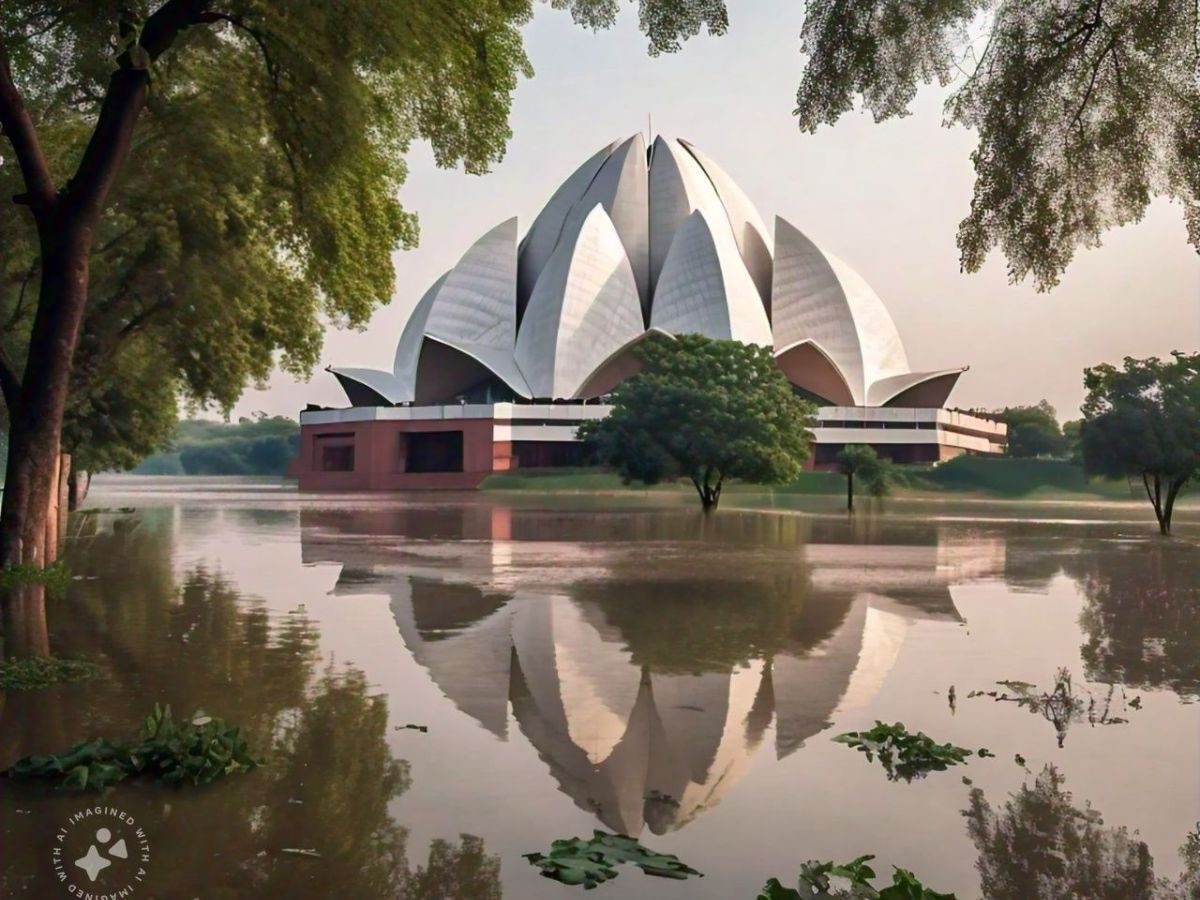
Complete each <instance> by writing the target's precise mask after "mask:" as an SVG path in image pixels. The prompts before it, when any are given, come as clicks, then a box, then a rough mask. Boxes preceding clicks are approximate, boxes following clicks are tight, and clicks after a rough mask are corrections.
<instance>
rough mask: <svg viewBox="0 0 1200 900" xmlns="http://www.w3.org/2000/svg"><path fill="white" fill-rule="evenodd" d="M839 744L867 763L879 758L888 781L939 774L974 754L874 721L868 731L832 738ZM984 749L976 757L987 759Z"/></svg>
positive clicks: (847, 733) (989, 754)
mask: <svg viewBox="0 0 1200 900" xmlns="http://www.w3.org/2000/svg"><path fill="white" fill-rule="evenodd" d="M834 740H835V741H837V742H838V743H839V744H845V745H846V746H848V747H853V748H854V749H855V750H858V751H860V752H862V753H865V754H866V755H867V759H868V760H872V761H873V760H874V759H875V757H876V756H878V757H879V763H880V765H882V766H883V768H884V769H885V770H886V771H887V774H888V780H889V781H898V780H901V779H903V780H904V781H912V780H913V779H914V778H924V777H925V776H926V775H928V774H929V773H930V772H941V771H944V770H946V769H948V768H949V767H950V766H957V765H959V764H961V763H965V762H966V761H967V757H969V756H972V755H974V751H972V750H967V749H966V748H964V747H956V746H954V744H950V743H945V744H939V743H938V742H937V741H935V740H933V738H931V737H929V735H927V734H925V732H923V731H918V732H917V733H916V734H912V733H910V732H909V731H908V729H907V728H905V727H904V725H903V724H902V723H900V722H897V723H896V724H894V725H887V724H885V723H883V722H879V721H876V723H875V726H874V727H873V728H871V730H870V731H849V732H846V733H845V734H839V735H838V736H837V737H835V738H834ZM991 755H992V754H991V752H989V751H988V750H987V748H983V749H981V750H980V751H979V756H991Z"/></svg>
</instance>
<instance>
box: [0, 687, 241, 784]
mask: <svg viewBox="0 0 1200 900" xmlns="http://www.w3.org/2000/svg"><path fill="white" fill-rule="evenodd" d="M257 765H258V761H257V760H255V759H254V758H253V757H252V756H251V755H250V750H249V748H248V747H247V746H246V742H245V740H244V739H243V738H242V736H241V732H240V731H239V730H238V729H237V728H235V727H233V726H231V725H227V724H226V723H225V722H224V720H222V719H218V718H214V717H212V716H207V715H204V714H203V712H201V711H197V712H196V713H195V714H194V715H193V716H192V718H191V719H190V720H188V721H187V722H183V723H179V722H176V721H175V719H174V717H173V716H172V715H171V707H170V706H165V707H160V706H159V705H158V704H157V703H156V704H155V705H154V712H152V713H151V714H150V715H149V716H148V717H147V718H146V722H145V724H144V725H143V727H142V733H141V737H140V739H139V740H137V741H135V742H133V743H129V744H114V743H112V742H110V741H107V740H105V739H103V738H100V739H98V740H92V741H84V742H83V743H80V744H76V745H75V746H74V747H71V748H70V749H69V750H67V751H65V752H64V753H61V754H48V755H41V756H26V757H24V758H23V759H20V760H17V762H16V763H15V764H14V765H13V767H12V768H11V769H9V770H8V771H7V772H6V773H5V774H7V775H8V776H9V777H10V778H14V779H22V780H51V781H58V783H59V787H60V788H62V789H64V790H75V791H82V790H103V789H104V788H106V787H110V786H112V785H114V784H116V783H117V782H118V781H122V780H124V779H125V778H128V777H129V776H131V775H149V776H151V777H153V778H157V779H158V780H160V781H164V782H166V783H167V784H183V783H184V782H191V783H192V784H208V783H209V782H212V781H216V780H217V779H218V778H222V777H224V776H225V775H231V774H234V773H235V772H245V771H249V770H250V769H253V768H254V767H255V766H257Z"/></svg>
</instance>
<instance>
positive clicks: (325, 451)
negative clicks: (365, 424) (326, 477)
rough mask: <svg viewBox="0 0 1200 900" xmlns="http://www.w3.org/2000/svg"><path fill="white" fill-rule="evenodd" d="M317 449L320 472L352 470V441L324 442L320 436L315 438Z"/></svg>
mask: <svg viewBox="0 0 1200 900" xmlns="http://www.w3.org/2000/svg"><path fill="white" fill-rule="evenodd" d="M317 451H318V452H317V458H318V459H319V460H320V465H321V471H322V472H353V471H354V444H353V443H345V442H344V440H343V441H340V442H338V443H336V444H335V443H332V442H330V443H326V442H325V441H324V440H322V439H321V438H317Z"/></svg>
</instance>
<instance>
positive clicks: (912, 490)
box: [483, 456, 1137, 500]
mask: <svg viewBox="0 0 1200 900" xmlns="http://www.w3.org/2000/svg"><path fill="white" fill-rule="evenodd" d="M895 473H896V480H895V484H894V486H893V491H892V492H893V494H894V495H895V496H900V497H937V496H960V497H961V496H974V497H986V498H992V499H1012V500H1030V499H1032V500H1039V499H1045V500H1052V499H1070V498H1080V499H1089V500H1097V499H1102V500H1128V499H1130V498H1131V497H1133V498H1136V497H1137V495H1136V494H1133V493H1131V491H1130V489H1129V486H1128V485H1127V484H1126V482H1124V481H1105V480H1100V479H1088V478H1087V477H1086V476H1085V475H1084V473H1083V469H1081V468H1080V467H1079V466H1076V465H1073V464H1071V463H1069V462H1061V461H1058V460H1043V459H1005V458H995V457H980V456H961V457H959V458H958V459H953V460H950V461H949V462H945V463H942V464H941V465H938V466H899V467H897V468H896V469H895ZM483 487H484V489H485V490H492V491H550V492H571V491H575V492H602V491H645V490H651V491H669V492H674V491H690V490H692V487H691V485H690V484H687V483H686V482H681V483H679V484H663V485H657V486H656V487H653V488H645V487H642V486H641V485H628V486H627V485H623V484H621V479H620V478H618V477H617V476H616V475H614V474H613V473H612V472H607V471H604V470H602V469H595V468H590V469H535V470H527V471H524V472H520V471H518V472H510V473H505V474H499V475H492V476H490V477H489V478H488V479H487V480H486V481H485V482H484V483H483ZM727 490H728V491H733V492H745V491H752V492H764V491H769V492H772V493H782V494H841V493H843V492H844V491H845V490H846V482H845V479H844V478H843V477H842V476H841V475H838V474H837V473H835V472H804V473H802V474H801V475H800V477H799V478H797V479H796V480H795V481H794V482H792V483H791V484H788V485H783V486H776V487H770V488H767V487H761V486H759V485H743V484H733V485H730V486H729V487H728V488H727Z"/></svg>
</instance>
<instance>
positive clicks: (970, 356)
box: [234, 0, 1200, 419]
mask: <svg viewBox="0 0 1200 900" xmlns="http://www.w3.org/2000/svg"><path fill="white" fill-rule="evenodd" d="M800 6H801V5H800V4H798V3H795V2H788V0H784V2H770V3H768V2H760V3H756V4H745V5H742V6H740V7H737V8H735V9H734V10H733V12H732V19H731V22H730V28H729V33H728V34H727V35H726V36H724V37H722V38H708V37H699V38H696V39H693V40H692V41H690V42H688V43H687V44H686V45H685V46H684V49H683V50H682V51H681V52H680V53H677V54H675V55H673V56H664V57H659V58H657V59H651V58H650V57H648V56H647V54H646V51H645V48H646V40H645V38H644V37H643V36H642V35H641V34H639V33H638V31H637V27H636V26H637V21H636V8H635V7H634V6H629V7H628V8H627V9H626V10H625V11H624V12H623V14H622V16H621V20H620V22H619V25H618V27H617V28H615V29H613V30H611V31H607V32H600V33H599V34H593V33H591V32H588V31H584V30H583V29H580V28H578V27H576V26H575V25H573V24H572V22H571V20H570V17H569V16H568V15H567V14H565V13H562V12H558V11H555V10H551V9H550V8H548V7H546V6H539V7H538V11H537V14H536V16H535V18H534V21H533V22H532V23H531V24H530V25H529V26H528V27H527V29H526V32H525V36H526V46H527V49H528V52H529V56H530V59H531V60H532V62H533V65H534V68H535V69H536V70H537V74H536V76H535V77H534V78H533V79H532V80H529V81H525V82H523V83H522V84H521V86H520V87H519V88H518V90H517V93H516V97H515V99H514V104H513V113H512V120H511V121H512V129H513V138H512V140H511V142H510V143H509V147H508V152H507V155H506V156H505V158H504V161H503V162H502V163H500V164H499V165H497V166H496V167H495V168H494V169H493V171H492V172H491V173H490V174H488V175H485V176H468V175H465V174H463V173H462V172H461V171H445V170H441V169H437V168H436V167H435V166H434V164H433V160H432V156H431V154H430V153H429V151H428V148H427V147H425V146H424V145H417V146H414V148H413V150H412V153H411V154H410V174H409V178H408V183H407V184H406V185H405V187H404V188H403V190H402V192H401V200H402V202H403V203H404V205H405V207H406V208H408V209H409V210H412V211H414V212H416V213H417V214H418V215H419V216H420V222H421V242H420V245H419V246H418V247H417V249H415V250H412V251H409V252H405V253H399V254H397V255H396V258H395V262H396V292H395V295H394V298H393V300H392V303H391V304H390V305H389V306H386V307H383V308H381V309H380V310H378V311H377V312H376V314H375V316H374V318H373V319H372V321H371V323H370V325H369V326H368V327H367V328H366V330H365V331H362V332H355V331H335V330H332V329H331V330H329V331H328V332H327V334H326V340H325V349H324V353H323V357H322V364H321V365H322V366H324V365H343V366H368V367H375V368H381V369H390V368H391V364H392V356H393V354H394V352H395V347H396V341H397V340H398V338H399V336H400V331H401V329H402V328H403V327H404V323H405V321H406V320H407V318H408V314H409V311H410V310H411V308H412V306H413V304H414V303H415V302H416V301H417V299H418V298H419V297H420V296H421V294H422V293H423V292H424V290H425V289H426V287H428V285H429V284H430V282H432V281H433V280H434V279H435V278H437V277H438V276H439V275H440V274H441V273H442V272H444V271H445V270H446V269H447V268H449V267H450V266H451V265H453V264H454V263H455V262H456V261H457V260H458V258H459V257H460V256H461V255H462V254H463V253H464V252H465V251H466V250H467V248H468V247H469V246H470V245H471V243H472V242H474V241H475V239H476V238H478V237H479V236H481V235H482V234H483V233H484V232H485V231H486V230H488V229H489V228H491V227H492V226H494V225H496V224H498V223H500V222H502V221H503V220H505V219H507V218H509V217H510V216H512V215H514V214H515V215H517V216H518V217H519V224H520V228H521V232H522V233H524V231H525V229H527V228H528V226H529V224H530V223H531V222H532V220H533V217H534V215H536V214H537V212H538V210H539V209H540V208H541V206H542V204H544V203H545V201H546V200H547V199H548V198H549V196H550V194H551V193H552V192H553V191H554V189H555V188H557V187H558V185H559V183H560V182H561V181H562V180H563V179H565V178H566V177H567V175H569V174H570V173H571V172H572V171H574V169H575V168H576V167H577V166H578V165H579V164H580V163H582V162H583V161H584V160H585V159H586V158H587V157H588V156H590V155H591V154H592V153H594V152H595V151H596V150H598V149H599V148H600V147H601V146H603V145H605V144H606V143H608V142H609V141H612V140H616V139H618V138H625V137H628V136H629V135H631V134H633V133H634V132H636V131H639V130H640V131H645V130H647V127H648V126H647V115H648V114H649V115H651V116H652V117H653V118H652V121H653V128H654V131H655V132H656V133H661V134H664V135H666V136H671V137H682V138H684V139H687V140H690V141H692V142H693V143H695V144H696V145H697V146H698V147H699V148H700V149H701V150H703V151H704V152H705V153H706V154H708V155H709V156H710V157H712V158H713V159H715V160H716V161H717V162H718V163H719V164H720V165H721V167H722V168H724V169H725V170H726V171H727V172H728V173H729V174H730V175H731V176H732V177H733V178H734V180H735V181H737V182H738V183H739V184H740V185H741V187H742V189H743V190H745V191H746V193H747V194H748V195H749V196H750V198H751V200H753V201H754V203H755V204H756V205H757V206H758V210H759V212H760V213H761V214H762V217H763V219H764V221H766V222H767V224H768V227H770V226H772V225H773V222H774V218H775V215H776V214H779V215H781V216H783V217H784V218H786V219H788V220H789V221H791V222H792V223H793V224H795V225H796V226H797V227H799V228H800V229H802V230H803V231H804V232H805V233H807V234H808V235H809V236H810V237H811V238H812V239H813V240H815V241H816V242H817V243H818V244H820V245H821V246H822V247H823V248H825V249H827V250H829V251H831V252H833V253H835V254H837V255H838V256H840V257H841V258H842V259H844V260H845V261H846V262H848V263H849V264H850V265H852V266H853V267H854V268H855V269H857V270H858V271H859V272H860V273H861V274H862V275H863V276H864V277H865V278H866V279H867V281H868V282H870V283H871V285H872V286H873V287H874V288H875V290H876V291H877V292H878V294H879V295H880V297H882V298H883V300H884V303H886V304H887V307H888V309H889V310H890V311H891V314H892V317H893V318H894V319H895V321H896V325H897V327H898V328H899V330H900V334H901V337H902V338H903V339H904V343H905V346H906V349H907V351H908V357H909V361H910V363H911V364H912V366H913V368H914V369H918V370H921V369H940V368H946V367H950V366H957V365H969V366H970V367H971V369H970V371H969V372H967V373H966V374H965V375H963V377H962V379H961V380H960V381H959V383H958V387H957V388H956V390H955V392H954V393H953V394H952V395H951V397H950V405H952V406H960V407H968V406H984V407H997V406H1004V405H1009V404H1016V403H1034V402H1036V401H1038V400H1040V399H1042V398H1043V397H1044V398H1046V399H1048V400H1049V401H1050V402H1051V403H1052V404H1053V405H1054V406H1055V407H1056V408H1057V409H1058V412H1059V417H1060V418H1062V419H1066V418H1074V417H1076V416H1077V415H1078V407H1079V404H1080V402H1081V401H1082V399H1083V388H1082V381H1081V379H1082V370H1083V368H1084V366H1087V365H1093V364H1095V363H1097V362H1101V361H1113V362H1119V360H1120V359H1121V358H1122V357H1124V356H1139V357H1140V356H1149V355H1152V354H1157V355H1164V354H1166V353H1168V352H1170V351H1171V350H1173V349H1181V350H1196V349H1200V257H1198V256H1197V255H1196V253H1195V252H1194V251H1193V250H1192V249H1191V248H1190V247H1189V245H1188V244H1187V242H1186V235H1185V232H1184V226H1183V221H1182V214H1181V211H1180V209H1179V207H1178V206H1172V205H1171V204H1169V203H1166V202H1158V203H1156V204H1154V205H1153V206H1152V207H1151V209H1150V211H1149V213H1148V214H1147V216H1146V218H1145V220H1143V221H1142V222H1141V223H1139V224H1137V225H1134V226H1130V227H1128V228H1124V229H1121V230H1119V231H1115V232H1111V233H1109V234H1108V235H1107V236H1106V237H1105V240H1104V246H1102V247H1100V248H1099V249H1096V250H1084V251H1081V252H1080V253H1079V254H1078V255H1077V257H1076V259H1075V261H1074V263H1073V264H1072V265H1071V267H1070V269H1069V270H1068V271H1067V273H1066V275H1065V277H1064V278H1063V280H1062V283H1061V284H1060V285H1059V287H1058V288H1056V289H1055V290H1054V291H1052V292H1050V293H1048V294H1038V293H1037V292H1036V291H1035V290H1034V289H1033V287H1032V285H1030V284H1021V285H1018V286H1012V285H1009V284H1008V281H1007V274H1006V271H1005V264H1004V260H1003V258H1002V257H1001V256H999V254H994V255H993V258H992V259H991V260H990V261H989V263H988V264H987V266H985V268H984V269H983V271H981V272H979V273H977V274H974V275H964V274H961V273H960V272H959V267H958V251H957V247H956V246H955V230H956V227H957V225H958V222H959V220H960V219H961V218H962V217H963V216H964V215H965V214H966V212H967V209H968V205H969V202H970V198H971V186H972V171H971V166H970V160H969V154H970V152H971V150H972V148H973V146H974V135H973V134H972V133H970V132H967V131H964V130H963V129H953V130H948V129H945V128H943V127H941V105H942V101H943V99H944V96H945V94H944V92H943V91H941V90H939V89H936V88H930V89H927V90H925V91H924V92H922V93H921V94H920V95H919V96H918V98H917V101H916V103H915V106H914V114H913V115H912V116H910V117H908V118H905V119H902V120H897V121H891V122H887V123H885V124H882V125H875V124H874V123H873V121H872V120H871V118H870V116H869V115H866V114H862V113H852V114H850V115H848V116H846V117H845V118H843V119H842V120H841V121H840V122H839V123H838V124H837V125H836V126H835V127H833V128H823V129H821V130H820V131H819V132H818V133H817V134H816V135H809V134H804V133H801V131H800V130H799V128H798V127H797V126H796V122H795V119H794V118H793V117H792V114H791V113H792V109H793V107H794V105H795V90H796V86H797V84H798V82H799V77H800V71H801V59H800V53H799V38H798V34H799V31H800V25H801V21H802V19H801V10H800ZM751 7H753V9H752V8H751ZM309 402H312V403H319V404H323V405H330V406H344V405H346V399H345V395H344V394H342V392H341V389H340V388H339V387H338V386H337V383H336V382H335V380H334V378H333V376H332V375H329V374H328V373H326V372H324V371H321V370H320V369H318V370H317V371H315V372H314V373H313V377H312V380H311V381H309V382H308V383H307V384H306V383H298V382H296V381H294V380H293V379H292V378H290V377H288V376H285V375H282V374H278V373H277V374H276V375H275V376H274V377H273V378H272V380H271V382H270V387H269V390H267V391H253V390H252V391H249V392H247V393H246V395H245V396H244V397H243V398H242V401H241V402H240V403H239V404H238V405H237V407H236V408H235V410H234V415H235V416H237V415H246V414H248V413H250V412H252V411H255V410H264V411H266V412H269V413H272V414H284V415H290V416H295V415H296V414H297V413H298V412H299V410H300V409H302V408H303V406H304V404H305V403H309Z"/></svg>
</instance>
